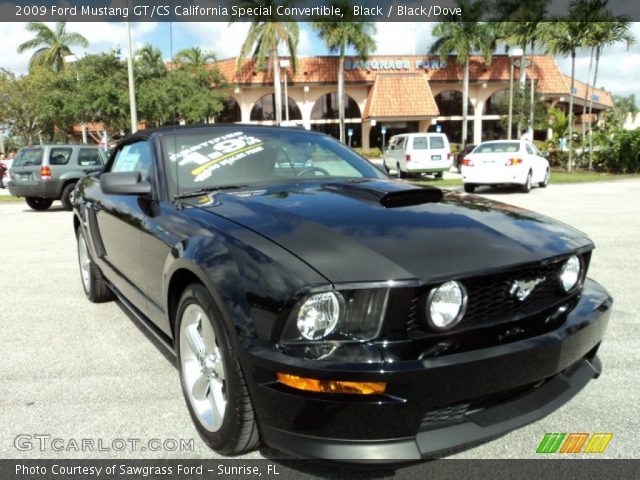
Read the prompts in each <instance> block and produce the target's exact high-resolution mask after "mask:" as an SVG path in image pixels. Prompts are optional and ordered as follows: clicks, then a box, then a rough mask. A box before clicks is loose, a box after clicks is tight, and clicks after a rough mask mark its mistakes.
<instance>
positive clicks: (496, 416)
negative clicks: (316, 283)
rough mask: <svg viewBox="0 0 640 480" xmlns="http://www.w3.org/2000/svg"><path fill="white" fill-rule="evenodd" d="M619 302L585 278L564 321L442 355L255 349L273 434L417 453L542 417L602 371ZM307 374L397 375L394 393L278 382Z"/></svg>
mask: <svg viewBox="0 0 640 480" xmlns="http://www.w3.org/2000/svg"><path fill="white" fill-rule="evenodd" d="M611 305H612V299H611V297H610V296H609V295H608V293H607V292H606V291H605V290H604V289H603V288H602V287H601V286H600V285H598V284H597V283H595V282H593V281H591V280H587V281H586V282H585V285H584V288H583V292H582V294H581V297H580V300H579V301H578V303H577V304H576V305H575V307H574V308H573V309H572V310H571V311H570V312H569V313H567V314H566V319H565V320H564V321H563V322H562V324H561V325H560V326H559V327H558V328H556V329H553V330H551V331H548V332H547V333H545V334H542V335H539V336H536V337H533V338H527V339H525V340H521V341H516V342H511V343H503V344H497V345H495V346H492V347H490V348H483V349H478V350H471V351H467V352H462V353H456V354H452V355H443V356H441V357H436V358H428V359H416V360H412V361H402V362H391V363H390V362H385V361H384V360H383V361H380V362H366V363H365V362H353V361H349V358H343V359H342V361H340V362H338V361H328V360H310V359H305V358H299V357H292V356H289V355H285V354H284V353H282V352H280V351H277V350H275V349H269V348H267V347H257V346H253V347H250V348H248V353H249V361H250V364H251V373H252V377H253V379H254V380H255V383H254V385H253V388H252V392H251V393H252V399H253V404H254V407H255V410H256V414H257V416H258V421H259V425H260V431H261V434H262V437H263V439H264V440H265V442H266V443H267V444H269V445H270V446H272V447H275V448H278V449H280V450H282V451H285V452H288V453H291V454H293V455H296V456H300V457H311V458H327V459H334V460H342V461H349V460H350V461H367V460H378V461H381V460H386V461H404V460H417V459H421V458H429V457H434V456H437V455H438V453H440V452H443V451H446V450H449V449H452V448H458V447H462V446H464V445H466V444H469V443H475V442H478V441H482V440H485V439H489V438H491V437H494V436H496V435H499V434H502V433H506V432H508V431H510V430H513V429H515V428H519V427H521V426H524V425H527V424H529V423H531V422H534V421H536V420H538V419H540V418H542V417H544V416H546V415H547V414H549V413H551V412H552V411H554V410H556V409H557V408H559V407H560V406H561V405H563V404H564V403H566V402H567V401H569V399H571V398H572V397H573V396H574V395H576V394H577V393H578V392H579V391H580V390H581V389H582V388H583V387H584V386H585V385H586V384H587V383H588V382H589V381H590V380H591V379H592V378H596V377H597V376H598V375H599V374H600V370H601V367H600V362H599V360H598V358H597V356H596V352H597V349H598V347H599V345H600V342H601V340H602V337H603V334H604V331H605V329H606V326H607V323H608V318H609V313H610V310H611ZM276 372H283V373H290V374H293V375H299V376H303V377H311V378H320V379H333V380H351V381H361V382H366V381H371V382H380V381H383V382H387V391H386V392H385V394H384V395H376V396H355V395H336V394H321V393H311V392H304V391H300V390H295V389H292V388H289V387H286V386H284V385H281V384H279V383H277V382H276V381H274V380H273V379H274V378H275V375H276Z"/></svg>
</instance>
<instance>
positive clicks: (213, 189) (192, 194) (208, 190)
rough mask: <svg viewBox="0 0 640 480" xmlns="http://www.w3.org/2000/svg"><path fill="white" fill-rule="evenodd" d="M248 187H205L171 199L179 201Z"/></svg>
mask: <svg viewBox="0 0 640 480" xmlns="http://www.w3.org/2000/svg"><path fill="white" fill-rule="evenodd" d="M245 187H248V185H220V186H218V187H207V188H201V189H200V190H193V191H192V192H184V193H180V194H178V195H176V196H175V197H173V198H174V199H175V200H180V199H182V198H190V197H199V196H201V195H206V194H207V193H211V192H219V191H221V190H236V189H238V188H245Z"/></svg>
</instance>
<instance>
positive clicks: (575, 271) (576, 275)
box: [560, 255, 580, 292]
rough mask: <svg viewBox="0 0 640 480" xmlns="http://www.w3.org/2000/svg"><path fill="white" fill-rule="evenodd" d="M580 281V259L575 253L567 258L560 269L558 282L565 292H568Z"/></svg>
mask: <svg viewBox="0 0 640 480" xmlns="http://www.w3.org/2000/svg"><path fill="white" fill-rule="evenodd" d="M579 281H580V259H579V258H578V257H576V256H575V255H574V256H573V257H571V258H570V259H569V260H567V261H566V262H565V263H564V265H563V266H562V270H560V283H561V284H562V288H563V289H564V291H565V292H570V291H571V290H573V289H574V288H575V286H576V285H577V284H578V282H579Z"/></svg>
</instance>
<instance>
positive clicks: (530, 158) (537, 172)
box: [524, 143, 542, 183]
mask: <svg viewBox="0 0 640 480" xmlns="http://www.w3.org/2000/svg"><path fill="white" fill-rule="evenodd" d="M524 147H525V151H526V158H527V165H528V166H529V169H530V170H531V178H532V181H533V182H534V183H535V182H539V181H540V180H541V177H542V173H541V172H542V168H541V165H540V161H539V159H538V156H537V155H536V154H535V152H534V150H533V148H534V147H533V145H532V144H530V143H525V144H524Z"/></svg>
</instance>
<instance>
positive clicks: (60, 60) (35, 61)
mask: <svg viewBox="0 0 640 480" xmlns="http://www.w3.org/2000/svg"><path fill="white" fill-rule="evenodd" d="M66 26H67V22H57V23H56V25H55V29H54V30H52V29H51V28H49V27H48V26H47V25H45V24H44V23H42V22H30V23H28V24H27V30H28V31H29V32H32V33H35V34H36V36H35V37H34V38H32V39H31V40H27V41H26V42H24V43H22V44H20V45H19V46H18V53H20V54H22V53H24V52H26V51H27V50H33V49H34V48H35V49H37V50H36V51H35V52H33V54H32V55H31V59H30V60H29V70H31V69H32V68H33V67H36V66H44V67H47V68H49V69H51V70H53V71H54V72H59V71H61V70H63V69H64V58H65V57H67V56H69V55H73V53H72V52H71V48H70V47H72V46H74V45H77V46H79V47H83V48H87V47H88V46H89V41H88V40H87V39H86V38H84V37H83V36H82V35H80V34H79V33H75V32H67V30H66Z"/></svg>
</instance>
